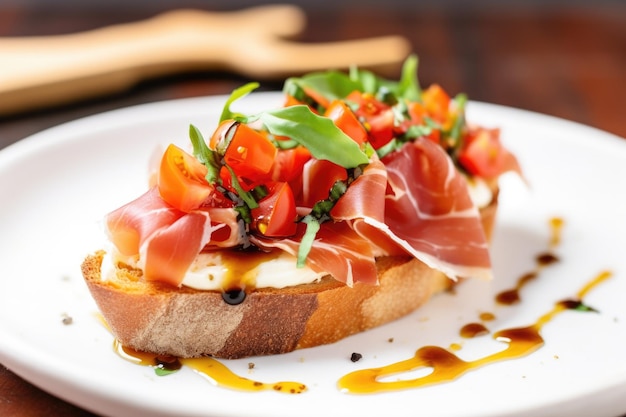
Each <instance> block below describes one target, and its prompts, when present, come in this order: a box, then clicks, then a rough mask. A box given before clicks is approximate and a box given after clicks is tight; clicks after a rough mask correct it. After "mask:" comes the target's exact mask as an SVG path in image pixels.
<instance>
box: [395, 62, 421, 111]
mask: <svg viewBox="0 0 626 417" xmlns="http://www.w3.org/2000/svg"><path fill="white" fill-rule="evenodd" d="M417 62H418V61H417V56H416V55H411V56H409V57H408V58H407V59H406V61H404V64H403V65H402V75H401V77H400V81H399V83H398V86H397V90H396V94H397V95H398V97H402V98H404V99H406V100H408V101H418V102H419V101H422V100H421V96H422V92H421V89H420V85H419V81H418V80H417Z"/></svg>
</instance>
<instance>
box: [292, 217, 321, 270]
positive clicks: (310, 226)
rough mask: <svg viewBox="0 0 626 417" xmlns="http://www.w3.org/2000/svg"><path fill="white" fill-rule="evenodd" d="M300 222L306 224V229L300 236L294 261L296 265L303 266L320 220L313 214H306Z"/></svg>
mask: <svg viewBox="0 0 626 417" xmlns="http://www.w3.org/2000/svg"><path fill="white" fill-rule="evenodd" d="M302 222H303V223H305V224H306V231H305V232H304V236H302V240H301V241H300V246H299V247H298V260H297V262H296V266H297V267H298V268H304V266H305V265H306V258H307V256H308V255H309V252H311V248H312V247H313V242H314V241H315V236H316V235H317V232H318V231H319V230H320V222H319V221H318V220H317V219H316V218H315V217H313V216H306V217H305V218H304V219H302Z"/></svg>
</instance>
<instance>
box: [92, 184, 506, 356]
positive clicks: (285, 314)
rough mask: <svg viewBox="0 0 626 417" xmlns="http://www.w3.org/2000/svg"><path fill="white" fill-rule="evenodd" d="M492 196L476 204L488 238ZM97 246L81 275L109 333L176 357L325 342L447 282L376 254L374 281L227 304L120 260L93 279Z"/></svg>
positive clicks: (388, 317)
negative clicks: (111, 274)
mask: <svg viewBox="0 0 626 417" xmlns="http://www.w3.org/2000/svg"><path fill="white" fill-rule="evenodd" d="M496 211H497V196H496V198H494V199H493V201H492V203H491V204H490V205H489V206H487V207H485V208H484V209H481V217H482V221H483V227H484V229H485V233H486V234H487V236H488V237H490V236H491V232H492V228H493V224H494V221H495V215H496ZM103 256H104V252H102V251H100V252H97V253H95V254H92V255H89V256H87V257H86V259H85V260H84V262H83V264H82V273H83V276H84V278H85V282H86V284H87V287H88V288H89V291H90V293H91V294H92V296H93V298H94V300H95V301H96V304H97V305H98V308H99V309H100V312H101V314H102V315H103V317H104V319H105V320H106V322H107V324H108V325H109V328H110V330H111V332H112V333H113V335H114V336H115V337H116V338H117V339H118V340H119V341H120V342H121V343H122V344H123V345H125V346H128V347H131V348H133V349H136V350H140V351H146V352H152V353H156V354H163V355H172V356H177V357H185V358H189V357H199V356H214V357H218V358H241V357H247V356H257V355H271V354H280V353H286V352H290V351H292V350H294V349H300V348H307V347H313V346H319V345H323V344H328V343H333V342H336V341H338V340H341V339H343V338H345V337H347V336H349V335H352V334H355V333H359V332H362V331H364V330H367V329H370V328H373V327H376V326H379V325H381V324H384V323H388V322H390V321H392V320H395V319H397V318H399V317H402V316H404V315H406V314H408V313H410V312H412V311H414V310H415V309H417V308H418V307H420V306H421V305H423V304H424V303H426V302H427V301H428V300H429V299H430V298H431V297H432V296H433V295H434V294H436V293H439V292H441V291H444V290H446V289H449V288H450V287H451V286H452V285H454V282H453V281H451V280H450V279H449V278H447V277H446V276H445V275H444V274H442V273H441V272H439V271H436V270H433V269H431V268H429V267H427V266H426V265H424V264H423V263H422V262H420V261H418V260H417V259H413V258H409V257H382V258H379V259H377V263H376V264H377V270H378V277H379V282H380V285H377V286H371V285H365V284H360V283H356V284H355V285H354V286H353V287H348V286H346V285H344V284H342V283H340V282H338V281H336V280H334V279H332V278H331V277H325V278H324V279H323V280H322V281H321V282H320V283H315V284H306V285H299V286H295V287H290V288H284V289H272V288H266V289H257V290H255V291H253V292H251V293H249V294H248V295H247V297H246V299H245V301H244V302H242V303H241V304H238V305H228V304H226V303H225V302H224V301H223V299H222V295H221V293H219V292H216V291H199V290H194V289H191V288H185V287H182V288H174V287H171V286H167V285H165V284H160V283H155V282H146V281H145V280H143V279H142V278H141V271H138V270H133V269H132V268H129V267H124V266H120V267H119V268H117V269H116V276H115V278H114V279H108V280H102V279H101V263H102V259H103Z"/></svg>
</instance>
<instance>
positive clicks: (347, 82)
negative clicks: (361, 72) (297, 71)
mask: <svg viewBox="0 0 626 417" xmlns="http://www.w3.org/2000/svg"><path fill="white" fill-rule="evenodd" d="M294 85H295V86H297V87H299V88H300V89H302V90H307V89H310V90H314V91H315V92H317V93H318V94H320V95H321V96H322V97H324V98H326V99H327V100H328V101H332V100H336V99H342V98H344V97H346V96H347V95H348V94H350V93H351V92H353V91H354V90H359V91H360V90H361V89H362V85H361V83H360V82H359V81H358V80H356V81H355V80H353V79H351V78H350V76H349V75H348V74H345V73H343V72H340V71H326V72H314V73H311V74H307V75H304V76H302V77H300V78H295V77H293V78H289V79H288V80H287V81H286V82H285V87H284V88H283V91H284V92H286V93H289V92H293V91H294Z"/></svg>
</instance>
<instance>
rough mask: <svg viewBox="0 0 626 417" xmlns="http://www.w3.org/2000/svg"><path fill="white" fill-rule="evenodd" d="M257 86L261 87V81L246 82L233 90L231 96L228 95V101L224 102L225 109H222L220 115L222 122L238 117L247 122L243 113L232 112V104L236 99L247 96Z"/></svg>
mask: <svg viewBox="0 0 626 417" xmlns="http://www.w3.org/2000/svg"><path fill="white" fill-rule="evenodd" d="M257 88H259V83H257V82H252V83H248V84H245V85H243V86H241V87H239V88H236V89H235V90H233V92H232V93H230V97H228V99H227V100H226V103H225V104H224V109H223V110H222V115H221V116H220V122H223V121H224V120H229V119H237V120H240V121H244V122H245V119H246V116H245V115H244V114H241V113H234V112H232V111H231V110H230V105H231V104H233V102H235V101H236V100H239V99H240V98H242V97H245V96H247V95H248V94H250V93H251V92H252V91H254V90H256V89H257Z"/></svg>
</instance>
